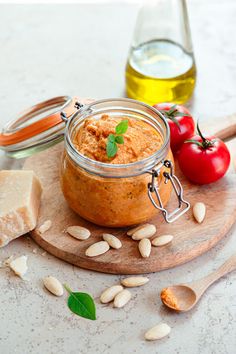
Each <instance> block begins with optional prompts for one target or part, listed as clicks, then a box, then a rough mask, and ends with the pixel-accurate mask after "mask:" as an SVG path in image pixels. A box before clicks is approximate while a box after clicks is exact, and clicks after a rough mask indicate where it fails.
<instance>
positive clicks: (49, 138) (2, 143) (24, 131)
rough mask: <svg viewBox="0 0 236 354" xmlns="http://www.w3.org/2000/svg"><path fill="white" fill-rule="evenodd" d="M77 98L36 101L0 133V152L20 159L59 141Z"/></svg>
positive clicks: (66, 97)
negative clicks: (66, 119)
mask: <svg viewBox="0 0 236 354" xmlns="http://www.w3.org/2000/svg"><path fill="white" fill-rule="evenodd" d="M76 101H77V97H74V98H71V97H69V96H58V97H54V98H51V99H49V100H46V101H43V102H40V103H38V104H36V105H34V106H32V107H30V108H28V109H26V110H25V111H23V112H22V113H20V114H19V115H18V116H17V117H16V118H15V119H14V120H12V121H10V122H9V123H7V124H6V125H5V126H4V128H3V130H2V132H1V133H0V149H1V150H4V151H6V152H7V153H8V154H9V155H11V156H13V157H18V158H19V157H24V156H27V155H29V154H31V153H32V152H35V151H39V150H42V149H43V148H45V147H48V146H51V145H53V144H55V143H56V142H58V141H60V140H62V138H63V134H64V128H65V123H64V122H63V120H62V118H61V112H62V111H63V112H65V114H66V116H67V117H68V118H69V117H70V116H71V115H72V114H73V113H75V111H76V110H77V109H76V106H75V103H76Z"/></svg>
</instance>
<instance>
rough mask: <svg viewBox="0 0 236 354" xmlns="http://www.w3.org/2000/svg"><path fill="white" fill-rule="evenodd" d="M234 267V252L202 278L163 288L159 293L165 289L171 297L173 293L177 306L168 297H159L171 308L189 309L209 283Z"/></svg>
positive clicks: (235, 256)
mask: <svg viewBox="0 0 236 354" xmlns="http://www.w3.org/2000/svg"><path fill="white" fill-rule="evenodd" d="M235 269H236V254H234V255H233V256H231V257H230V258H229V259H228V260H227V261H226V262H225V263H224V264H222V266H221V267H219V268H218V269H217V270H215V271H214V272H212V273H210V274H209V275H207V276H206V277H204V278H201V279H198V280H196V281H193V282H191V283H186V284H180V285H173V286H169V287H168V288H165V289H163V290H162V292H161V294H163V292H164V291H167V293H168V294H169V295H171V297H172V295H173V299H174V300H176V304H177V306H175V305H174V303H173V304H172V303H171V301H168V298H166V299H164V298H162V297H161V300H162V302H163V304H164V305H166V306H167V307H169V308H171V309H173V310H176V311H182V312H185V311H188V310H191V309H192V308H193V307H194V306H195V305H196V303H197V302H198V301H199V299H200V298H201V296H202V295H203V293H204V292H205V291H206V289H207V288H208V287H209V286H210V285H211V284H213V283H214V282H215V281H216V280H218V279H219V278H221V277H223V276H224V275H225V274H227V273H229V272H232V271H233V270H235ZM167 293H166V294H167Z"/></svg>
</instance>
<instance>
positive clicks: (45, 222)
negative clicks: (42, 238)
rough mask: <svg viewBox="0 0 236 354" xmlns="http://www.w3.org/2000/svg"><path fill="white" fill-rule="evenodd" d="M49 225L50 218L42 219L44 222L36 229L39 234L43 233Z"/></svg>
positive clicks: (50, 223) (50, 224)
mask: <svg viewBox="0 0 236 354" xmlns="http://www.w3.org/2000/svg"><path fill="white" fill-rule="evenodd" d="M51 226H52V222H51V220H46V221H44V223H43V224H42V225H40V226H39V228H38V229H37V231H38V232H39V233H40V234H44V232H46V231H48V230H49V229H50V227H51Z"/></svg>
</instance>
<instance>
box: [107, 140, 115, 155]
mask: <svg viewBox="0 0 236 354" xmlns="http://www.w3.org/2000/svg"><path fill="white" fill-rule="evenodd" d="M106 151H107V156H108V157H109V158H111V157H114V156H115V155H116V153H117V144H116V143H115V142H112V141H109V140H108V142H107V147H106Z"/></svg>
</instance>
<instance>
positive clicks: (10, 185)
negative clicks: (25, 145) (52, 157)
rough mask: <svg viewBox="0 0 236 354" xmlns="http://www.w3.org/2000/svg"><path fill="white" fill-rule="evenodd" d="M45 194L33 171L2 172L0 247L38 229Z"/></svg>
mask: <svg viewBox="0 0 236 354" xmlns="http://www.w3.org/2000/svg"><path fill="white" fill-rule="evenodd" d="M41 193H42V188H41V185H40V182H39V180H38V178H37V177H36V176H35V174H34V172H33V171H22V170H20V171H13V170H11V171H0V247H3V246H5V245H7V244H8V243H9V242H10V241H12V240H13V239H15V238H17V237H19V236H21V235H24V234H26V233H27V232H29V231H31V230H33V229H34V228H35V226H36V223H37V217H38V211H39V205H40V197H41Z"/></svg>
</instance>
